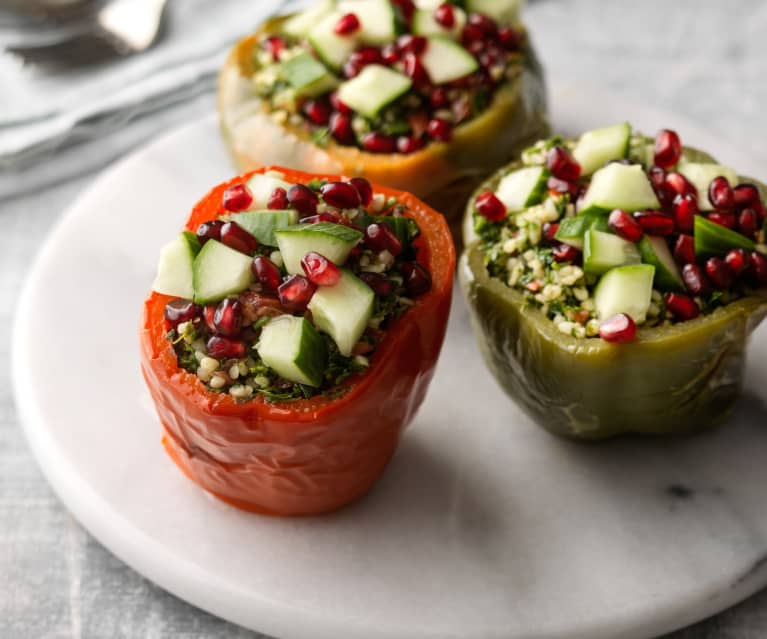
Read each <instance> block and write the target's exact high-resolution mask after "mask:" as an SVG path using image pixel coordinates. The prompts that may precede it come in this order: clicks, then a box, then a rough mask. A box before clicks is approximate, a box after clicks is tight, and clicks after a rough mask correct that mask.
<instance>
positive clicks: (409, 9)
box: [391, 0, 415, 23]
mask: <svg viewBox="0 0 767 639" xmlns="http://www.w3.org/2000/svg"><path fill="white" fill-rule="evenodd" d="M391 1H392V4H393V5H394V6H395V7H396V8H397V10H398V11H399V13H400V14H401V15H402V18H403V19H404V20H405V22H407V23H409V22H410V20H412V19H413V14H414V13H415V3H414V2H413V0H391Z"/></svg>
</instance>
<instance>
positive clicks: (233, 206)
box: [224, 184, 253, 211]
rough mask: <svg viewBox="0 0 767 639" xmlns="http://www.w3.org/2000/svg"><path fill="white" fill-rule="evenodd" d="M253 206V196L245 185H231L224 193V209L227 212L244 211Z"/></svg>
mask: <svg viewBox="0 0 767 639" xmlns="http://www.w3.org/2000/svg"><path fill="white" fill-rule="evenodd" d="M251 204H253V194H252V193H251V192H250V189H249V188H248V185H247V184H232V186H230V187H229V188H228V189H227V190H226V191H224V208H225V209H226V210H227V211H245V210H247V209H248V207H249V206H250V205H251Z"/></svg>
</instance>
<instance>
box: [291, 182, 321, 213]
mask: <svg viewBox="0 0 767 639" xmlns="http://www.w3.org/2000/svg"><path fill="white" fill-rule="evenodd" d="M288 202H290V206H291V207H292V208H294V209H296V211H298V212H299V213H300V214H301V215H313V214H314V213H316V212H317V203H318V202H319V199H318V198H317V194H316V193H315V192H314V191H312V190H311V189H310V188H309V187H308V186H305V185H304V184H294V185H293V186H291V187H290V189H289V190H288Z"/></svg>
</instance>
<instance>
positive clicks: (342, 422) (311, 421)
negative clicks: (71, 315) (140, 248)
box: [141, 168, 455, 515]
mask: <svg viewBox="0 0 767 639" xmlns="http://www.w3.org/2000/svg"><path fill="white" fill-rule="evenodd" d="M454 264H455V254H454V249H453V245H452V242H451V239H450V233H449V231H448V228H447V225H446V224H445V221H444V218H443V217H442V216H441V215H439V214H438V213H437V212H435V211H434V210H432V209H430V208H429V207H427V206H426V205H424V204H423V203H422V202H420V201H419V200H418V199H416V198H415V197H413V196H412V195H410V194H408V193H403V192H399V191H395V190H392V189H386V188H381V187H378V186H371V185H370V183H369V182H367V180H364V179H361V178H352V179H346V178H342V177H338V176H325V175H310V174H306V173H301V172H297V171H290V170H286V169H282V168H265V169H261V170H259V171H257V172H255V173H250V174H246V175H244V176H241V177H238V178H235V179H234V180H231V181H230V182H228V183H226V184H222V185H220V186H218V187H216V188H214V189H213V190H212V191H211V192H210V193H209V194H208V195H206V196H205V197H204V198H203V199H202V200H201V201H200V202H199V203H198V204H197V206H196V207H195V208H194V210H193V211H192V214H191V216H190V218H189V220H188V222H187V224H186V230H185V231H184V232H183V233H181V234H180V235H179V236H178V237H177V238H176V239H175V240H173V241H172V242H170V243H169V244H168V245H166V247H165V248H164V249H163V251H162V253H161V257H160V263H159V267H158V274H157V279H156V280H155V283H154V285H153V291H152V293H151V294H150V295H149V297H148V298H147V300H146V302H145V304H144V313H143V320H142V328H141V365H142V371H143V374H144V377H145V379H146V382H147V385H148V387H149V390H150V393H151V395H152V398H153V399H154V402H155V405H156V408H157V412H158V414H159V417H160V420H161V422H162V424H163V427H164V438H163V443H164V445H165V448H166V449H167V451H168V453H169V454H170V456H171V457H172V458H173V460H174V461H175V462H176V464H178V466H179V467H180V468H181V469H182V470H183V471H184V472H185V473H186V474H187V475H188V476H189V477H190V478H191V479H193V480H194V481H195V482H197V483H198V484H199V485H200V486H202V487H203V488H204V489H205V490H207V491H208V492H210V493H212V494H213V495H215V496H216V497H218V498H220V499H222V500H224V501H226V502H228V503H230V504H232V505H234V506H237V507H238V508H242V509H245V510H250V511H255V512H261V513H267V514H273V515H300V514H313V513H321V512H327V511H330V510H333V509H335V508H338V507H340V506H343V505H344V504H347V503H349V502H350V501H352V500H354V499H356V498H358V497H360V496H361V495H363V494H364V493H365V492H367V491H368V490H369V489H370V488H371V486H372V485H373V483H374V482H375V481H376V479H377V478H378V477H379V476H380V474H381V473H382V472H383V470H384V468H385V466H386V464H387V462H388V461H389V459H390V458H391V456H392V454H393V453H394V450H395V448H396V446H397V442H398V439H399V436H400V432H401V431H402V428H403V427H404V426H406V425H407V424H408V422H409V421H410V420H411V419H412V417H413V416H414V414H415V412H416V410H417V409H418V407H419V406H420V404H421V402H422V401H423V399H424V395H425V393H426V389H427V387H428V385H429V382H430V380H431V377H432V374H433V372H434V367H435V364H436V361H437V357H438V355H439V351H440V348H441V345H442V341H443V338H444V335H445V329H446V324H447V316H448V311H449V308H450V298H451V294H452V281H453V269H454Z"/></svg>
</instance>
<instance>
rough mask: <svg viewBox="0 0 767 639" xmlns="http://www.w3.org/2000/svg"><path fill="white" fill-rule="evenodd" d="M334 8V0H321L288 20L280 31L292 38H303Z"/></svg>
mask: <svg viewBox="0 0 767 639" xmlns="http://www.w3.org/2000/svg"><path fill="white" fill-rule="evenodd" d="M334 8H335V0H323V1H322V2H320V3H319V4H317V5H316V6H314V7H311V8H310V9H306V10H305V11H301V12H299V13H297V14H295V15H294V16H292V17H290V18H288V19H287V20H286V21H285V22H284V23H283V25H282V31H283V32H284V33H286V34H287V35H289V36H292V37H294V38H303V37H304V36H306V34H308V33H309V32H310V31H311V30H312V28H313V27H314V25H316V24H317V23H318V22H319V21H320V20H322V18H324V17H325V16H326V15H328V14H329V13H330V12H331V11H333V9H334Z"/></svg>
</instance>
